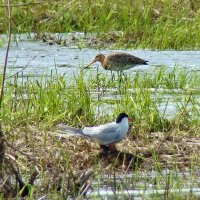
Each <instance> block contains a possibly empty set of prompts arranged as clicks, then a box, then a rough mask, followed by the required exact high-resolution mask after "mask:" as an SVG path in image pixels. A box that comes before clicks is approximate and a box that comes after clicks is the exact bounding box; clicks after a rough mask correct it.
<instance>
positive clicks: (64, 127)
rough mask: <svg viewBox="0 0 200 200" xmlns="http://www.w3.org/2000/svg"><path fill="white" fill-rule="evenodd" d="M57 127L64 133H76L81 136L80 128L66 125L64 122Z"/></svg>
mask: <svg viewBox="0 0 200 200" xmlns="http://www.w3.org/2000/svg"><path fill="white" fill-rule="evenodd" d="M58 128H59V129H60V130H62V132H64V133H66V134H71V135H76V136H78V135H80V136H82V134H83V132H82V130H81V129H79V128H73V127H71V126H67V125H64V124H59V125H58Z"/></svg>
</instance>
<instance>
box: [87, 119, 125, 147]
mask: <svg viewBox="0 0 200 200" xmlns="http://www.w3.org/2000/svg"><path fill="white" fill-rule="evenodd" d="M83 134H84V135H86V136H88V137H89V138H91V139H92V140H95V141H97V142H98V143H99V144H103V145H107V144H111V143H115V142H119V141H120V140H121V139H122V138H121V135H120V132H119V126H118V124H116V123H115V122H113V123H109V124H105V125H101V126H97V127H85V128H84V129H83Z"/></svg>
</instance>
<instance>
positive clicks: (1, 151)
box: [0, 0, 11, 178]
mask: <svg viewBox="0 0 200 200" xmlns="http://www.w3.org/2000/svg"><path fill="white" fill-rule="evenodd" d="M7 6H8V18H9V24H8V42H7V48H6V57H5V61H4V68H3V75H2V83H1V90H0V112H1V105H2V99H3V91H4V83H5V77H6V68H7V61H8V53H9V47H10V37H11V7H10V0H8V5H7ZM3 136H4V135H3V132H2V130H1V124H0V178H3V174H2V164H3V159H4V140H3Z"/></svg>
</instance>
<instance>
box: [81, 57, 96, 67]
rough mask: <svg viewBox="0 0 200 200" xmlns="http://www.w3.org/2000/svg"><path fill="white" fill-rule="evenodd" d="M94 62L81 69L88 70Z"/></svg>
mask: <svg viewBox="0 0 200 200" xmlns="http://www.w3.org/2000/svg"><path fill="white" fill-rule="evenodd" d="M95 62H96V60H95V59H94V60H93V61H92V62H91V63H90V64H89V65H87V66H86V67H84V68H83V69H88V68H89V66H90V65H92V64H93V63H95Z"/></svg>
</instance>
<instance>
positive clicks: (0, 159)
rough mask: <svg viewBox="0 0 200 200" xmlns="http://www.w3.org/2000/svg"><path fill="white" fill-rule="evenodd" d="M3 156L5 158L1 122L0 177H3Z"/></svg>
mask: <svg viewBox="0 0 200 200" xmlns="http://www.w3.org/2000/svg"><path fill="white" fill-rule="evenodd" d="M3 158H4V139H3V132H2V131H1V124H0V178H2V177H3V176H2V165H3Z"/></svg>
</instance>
